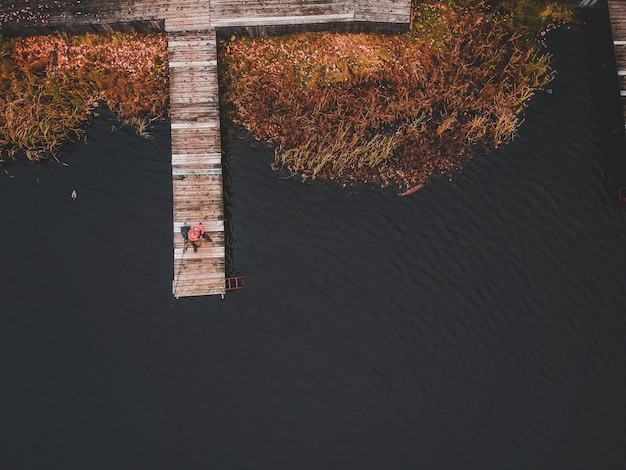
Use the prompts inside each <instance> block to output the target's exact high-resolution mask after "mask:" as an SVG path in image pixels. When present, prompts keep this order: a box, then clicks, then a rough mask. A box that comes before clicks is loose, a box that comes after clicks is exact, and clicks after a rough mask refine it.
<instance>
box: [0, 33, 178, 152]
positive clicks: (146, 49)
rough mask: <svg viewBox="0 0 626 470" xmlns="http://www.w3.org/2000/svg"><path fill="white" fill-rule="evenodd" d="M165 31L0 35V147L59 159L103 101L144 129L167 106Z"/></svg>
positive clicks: (129, 121) (162, 113) (127, 121)
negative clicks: (66, 145)
mask: <svg viewBox="0 0 626 470" xmlns="http://www.w3.org/2000/svg"><path fill="white" fill-rule="evenodd" d="M167 63H168V62H167V39H166V37H165V35H163V34H149V35H146V34H135V33H131V34H118V33H114V34H108V35H95V34H89V35H84V36H68V35H65V34H63V35H56V36H35V37H28V38H14V39H10V40H7V39H2V40H1V41H0V149H1V153H0V155H1V156H3V157H4V156H6V157H8V158H10V159H18V158H20V157H25V158H27V159H29V160H34V161H39V160H42V159H49V158H54V159H57V155H58V151H59V149H60V147H61V146H62V145H63V144H64V143H65V142H67V141H71V140H72V139H73V138H74V139H75V138H78V137H80V136H81V135H82V134H83V133H84V128H85V126H86V125H87V124H88V123H89V120H90V119H92V118H94V117H97V116H98V114H99V113H98V109H99V108H100V107H103V106H106V107H108V108H109V109H110V110H112V111H113V112H115V113H116V114H117V116H118V118H119V119H120V120H121V121H122V122H123V123H124V124H127V125H131V126H133V127H135V128H136V129H137V131H138V132H139V133H140V134H144V133H145V132H146V131H147V129H148V127H149V125H150V123H151V122H153V121H155V120H157V119H160V118H162V117H164V116H165V115H166V113H167V107H168V94H169V89H168V66H167Z"/></svg>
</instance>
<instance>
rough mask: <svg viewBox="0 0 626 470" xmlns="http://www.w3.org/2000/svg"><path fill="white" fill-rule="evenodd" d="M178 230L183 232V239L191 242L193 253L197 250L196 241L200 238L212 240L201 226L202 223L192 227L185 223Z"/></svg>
mask: <svg viewBox="0 0 626 470" xmlns="http://www.w3.org/2000/svg"><path fill="white" fill-rule="evenodd" d="M180 231H181V233H182V234H183V238H184V239H185V241H186V242H189V243H191V246H193V252H194V253H195V252H196V251H198V245H196V242H197V241H198V240H200V238H204V239H205V240H207V241H213V240H211V237H209V236H208V235H207V234H206V232H205V231H204V227H203V226H202V224H200V225H196V226H194V227H191V226H189V225H185V226H184V227H181V228H180Z"/></svg>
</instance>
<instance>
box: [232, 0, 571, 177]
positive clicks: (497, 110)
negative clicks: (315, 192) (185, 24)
mask: <svg viewBox="0 0 626 470" xmlns="http://www.w3.org/2000/svg"><path fill="white" fill-rule="evenodd" d="M526 1H527V3H528V2H529V1H530V0H526ZM511 5H513V4H512V3H511V4H510V5H508V6H507V4H506V3H499V4H497V5H496V6H491V5H490V4H489V3H488V2H479V3H477V2H476V1H461V0H458V1H457V2H448V3H441V2H434V1H422V2H418V3H417V7H416V9H415V11H414V27H413V29H412V31H411V32H410V33H408V34H405V35H397V36H385V35H374V34H332V33H317V34H313V33H306V34H297V35H288V36H280V37H264V38H258V39H250V38H245V37H243V38H235V37H233V38H231V39H230V40H224V41H222V42H221V47H220V49H221V64H222V69H221V74H220V75H221V79H222V82H221V83H222V87H223V90H224V98H225V102H226V103H227V104H228V105H229V106H230V107H231V108H232V109H233V110H234V112H233V114H232V117H233V119H234V120H235V121H236V122H238V123H240V124H242V125H244V126H245V127H246V128H247V129H249V131H250V132H251V134H252V135H253V136H254V137H255V138H258V139H265V140H267V141H269V142H272V143H273V144H275V145H276V163H277V164H278V165H279V166H282V167H283V168H285V169H286V170H288V171H291V172H296V173H299V174H301V175H302V176H303V178H309V177H310V178H318V179H324V180H335V181H339V182H341V183H345V184H350V183H356V182H370V183H375V184H379V185H382V186H387V185H389V184H394V185H396V186H399V187H407V186H412V185H415V184H418V183H420V182H423V181H425V180H426V179H427V178H428V177H429V176H431V175H433V174H436V173H442V172H446V171H448V170H450V169H452V168H458V167H460V166H461V165H462V164H463V163H465V162H466V161H467V160H468V159H469V158H470V157H471V156H472V155H473V154H474V153H476V151H485V150H490V149H494V148H496V147H498V146H500V145H502V144H504V143H506V142H509V141H510V140H511V139H512V138H513V136H514V135H515V132H516V130H517V129H518V127H519V125H520V123H521V121H522V113H523V110H524V109H525V107H526V106H527V105H528V103H529V100H530V98H531V97H532V96H533V95H534V93H536V92H537V91H538V90H541V89H542V88H543V87H544V86H545V85H546V84H547V83H548V82H549V81H550V80H551V78H552V76H553V72H552V70H551V69H550V67H549V55H547V54H546V53H545V51H543V50H542V48H541V46H540V44H539V43H538V42H537V41H534V40H531V39H529V36H528V34H529V31H530V28H526V29H525V28H522V27H521V26H520V24H524V25H525V24H527V20H524V22H523V23H516V20H515V11H513V10H512V7H511ZM550 8H551V10H542V11H541V13H542V14H544V13H545V12H546V11H547V12H548V13H545V15H544V16H543V17H541V15H539V13H538V14H537V16H538V17H539V18H540V20H541V21H542V25H543V26H544V27H545V26H546V25H547V24H549V23H550V22H551V21H553V20H555V18H553V17H552V16H550V15H551V14H550V11H558V12H559V15H560V16H559V18H558V20H562V18H563V14H562V13H561V12H562V11H561V10H559V9H557V8H556V7H550Z"/></svg>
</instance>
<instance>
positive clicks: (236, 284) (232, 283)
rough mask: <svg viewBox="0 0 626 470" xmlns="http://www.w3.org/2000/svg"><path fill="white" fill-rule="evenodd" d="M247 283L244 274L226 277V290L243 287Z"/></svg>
mask: <svg viewBox="0 0 626 470" xmlns="http://www.w3.org/2000/svg"><path fill="white" fill-rule="evenodd" d="M244 284H245V277H244V276H235V277H227V278H226V290H235V289H243V286H244Z"/></svg>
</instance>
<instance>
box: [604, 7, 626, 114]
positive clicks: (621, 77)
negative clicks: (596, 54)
mask: <svg viewBox="0 0 626 470" xmlns="http://www.w3.org/2000/svg"><path fill="white" fill-rule="evenodd" d="M608 7H609V17H610V19H611V30H612V33H613V45H614V48H615V61H616V65H617V78H618V82H619V90H620V98H621V102H622V110H623V115H624V121H625V122H626V0H608Z"/></svg>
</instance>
